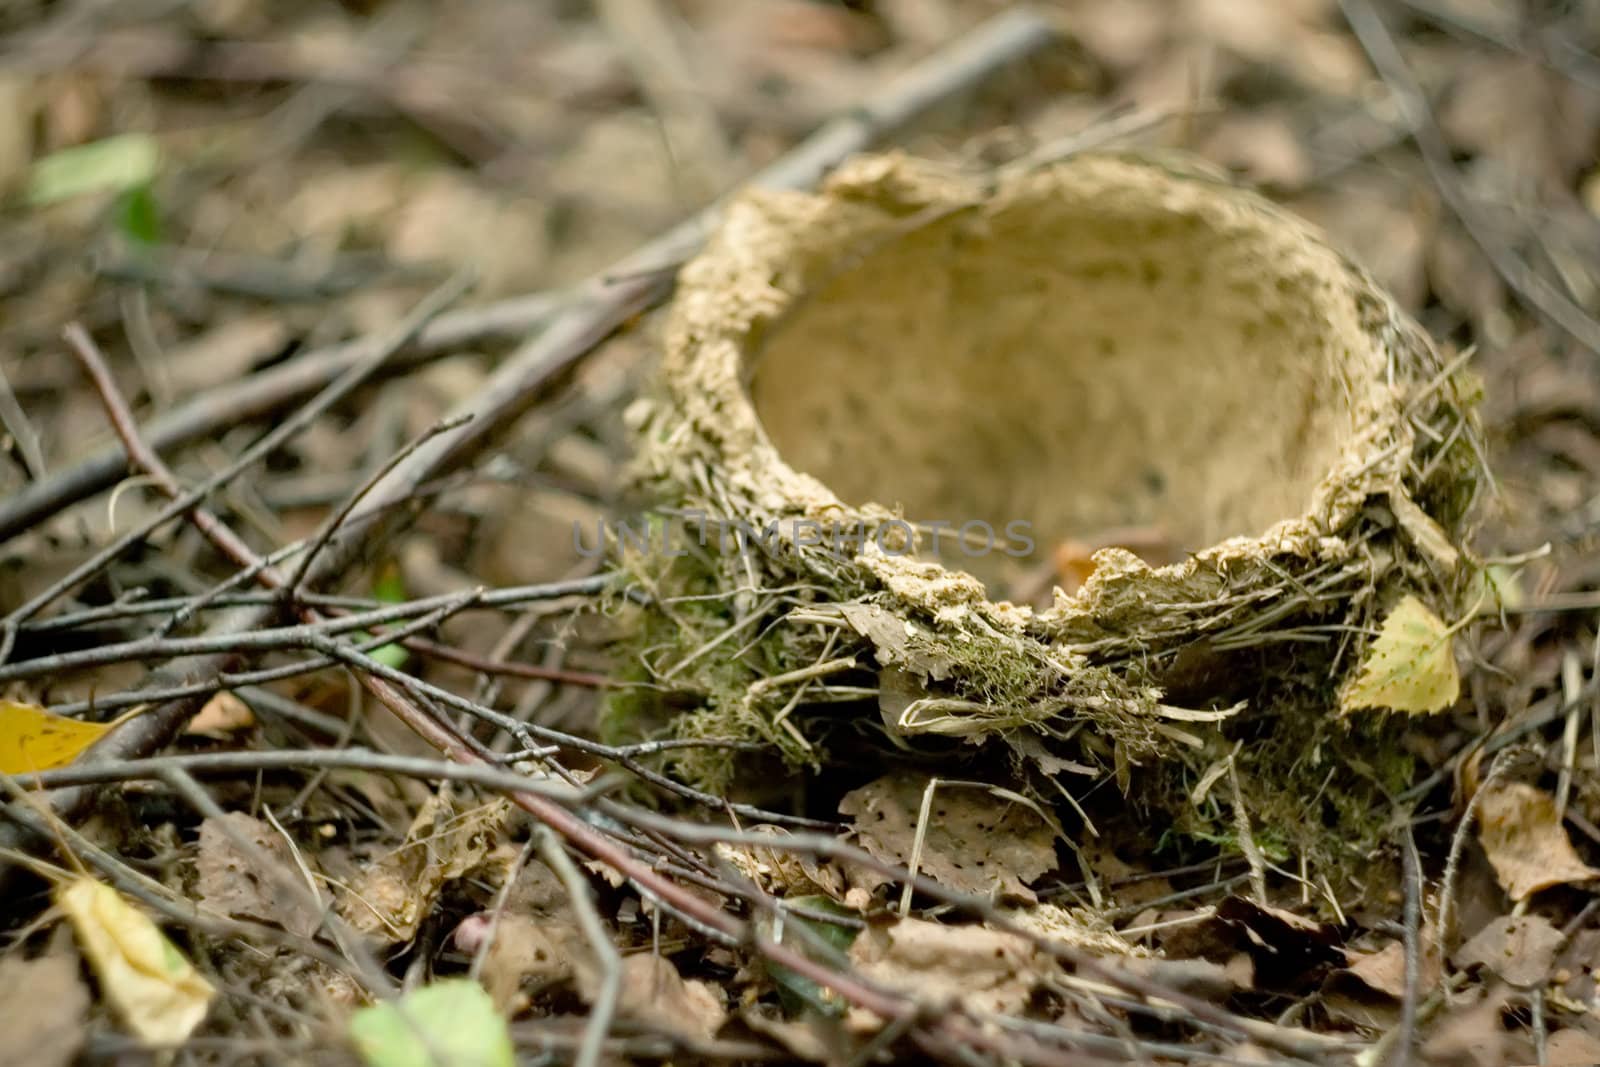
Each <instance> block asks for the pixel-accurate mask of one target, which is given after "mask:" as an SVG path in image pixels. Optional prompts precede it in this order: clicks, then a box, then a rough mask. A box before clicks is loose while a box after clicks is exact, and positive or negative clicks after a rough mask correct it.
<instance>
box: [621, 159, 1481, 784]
mask: <svg viewBox="0 0 1600 1067" xmlns="http://www.w3.org/2000/svg"><path fill="white" fill-rule="evenodd" d="M1472 401H1473V387H1472V384H1471V382H1470V381H1468V380H1466V379H1465V378H1464V376H1463V375H1462V374H1460V373H1459V372H1458V371H1457V370H1456V367H1455V366H1454V365H1452V364H1447V362H1446V361H1445V359H1444V358H1443V357H1442V356H1441V355H1440V353H1439V352H1438V351H1437V350H1436V348H1435V347H1434V346H1433V344H1432V343H1431V342H1430V340H1429V339H1428V337H1427V336H1426V335H1425V334H1424V333H1423V332H1422V331H1421V330H1420V329H1419V328H1418V327H1417V326H1416V325H1415V324H1414V323H1413V322H1411V321H1410V320H1409V319H1407V318H1406V316H1405V315H1404V314H1403V313H1401V312H1400V311H1399V310H1398V309H1397V308H1396V306H1395V305H1394V303H1393V301H1392V300H1391V299H1390V298H1389V297H1388V296H1387V295H1386V294H1385V293H1384V292H1383V291H1382V290H1381V289H1380V287H1379V286H1377V285H1376V284H1375V283H1374V281H1373V279H1372V278H1371V277H1370V276H1369V275H1367V274H1366V273H1365V272H1363V271H1362V270H1361V269H1359V268H1358V267H1356V266H1355V265H1353V264H1352V263H1351V262H1350V261H1349V260H1348V259H1347V258H1346V257H1345V256H1343V255H1342V254H1341V253H1340V252H1339V251H1337V250H1336V249H1335V248H1334V247H1332V246H1331V245H1330V244H1329V243H1328V242H1327V241H1326V240H1325V239H1324V238H1323V237H1322V236H1321V235H1319V234H1318V233H1317V232H1316V231H1315V230H1314V229H1313V228H1312V227H1310V226H1309V225H1308V224H1307V223H1305V222H1303V221H1302V220H1299V219H1297V218H1295V217H1293V216H1292V215H1290V214H1288V213H1286V212H1284V211H1282V210H1280V209H1278V208H1276V207H1275V206H1274V205H1272V204H1270V203H1269V202H1267V201H1265V200H1264V199H1262V198H1260V197H1258V196H1256V195H1254V194H1252V193H1250V192H1247V191H1244V190H1241V189H1239V188H1237V187H1234V186H1232V185H1230V184H1228V183H1227V182H1226V181H1224V180H1221V179H1219V178H1218V177H1216V176H1214V175H1211V174H1209V173H1207V172H1205V171H1204V170H1202V169H1200V168H1198V167H1197V166H1196V165H1194V164H1191V163H1188V162H1186V161H1183V160H1171V159H1163V160H1154V159H1149V158H1140V157H1135V156H1129V155H1085V156H1080V157H1076V158H1073V159H1070V160H1067V161H1064V162H1060V163H1056V164H1053V165H1047V166H1039V167H1026V168H1024V167H1018V168H1013V169H1010V170H1003V171H1001V172H999V173H985V174H981V175H977V174H971V173H966V172H958V171H955V170H952V169H949V168H946V167H943V166H938V165H935V164H932V163H928V162H923V161H918V160H914V159H911V158H908V157H905V156H903V155H898V154H896V155H885V156H869V157H863V158H858V159H856V160H854V161H852V162H851V163H849V164H847V165H846V166H844V167H843V168H841V169H840V170H839V171H838V172H836V173H835V174H834V175H833V176H832V177H831V179H830V180H829V181H828V182H827V184H826V186H825V187H824V188H823V189H821V190H820V191H819V192H817V193H814V194H800V193H776V192H751V193H748V194H745V195H743V196H742V197H741V198H739V199H737V200H736V201H735V202H734V203H732V204H731V205H730V206H729V208H728V210H727V212H726V215H725V217H724V221H723V223H722V225H721V227H720V229H719V231H718V232H717V233H716V234H715V235H714V236H713V237H712V239H711V241H710V242H709V244H708V246H707V247H706V249H705V251H704V252H703V253H702V254H701V255H700V256H699V257H698V258H697V259H695V260H694V261H693V262H691V263H690V264H688V265H687V266H686V267H685V268H684V270H683V272H682V275H681V279H680V283H679V290H678V295H677V297H676V299H675V302H674V304H673V307H672V310H671V314H670V317H669V320H668V325H667V328H666V335H665V351H664V356H663V361H662V370H661V390H660V395H659V396H658V397H657V398H656V399H655V400H653V401H651V402H648V403H646V404H645V405H643V406H641V408H640V409H639V410H638V411H637V412H636V418H637V425H638V427H639V429H640V432H641V445H640V463H641V471H642V473H643V474H644V476H645V478H646V479H647V480H648V481H649V482H651V483H652V484H653V485H654V487H655V490H656V492H657V493H658V495H659V496H660V497H661V498H662V499H663V500H664V501H665V502H666V503H667V504H668V505H670V507H672V508H674V509H683V510H684V511H685V512H688V513H694V514H703V515H704V516H707V517H708V519H707V522H708V523H709V528H710V529H711V530H712V531H714V532H713V535H712V536H710V537H705V536H702V537H701V538H700V541H701V544H699V545H698V546H696V551H695V552H693V553H691V555H690V556H689V557H685V558H681V559H677V560H668V559H665V558H662V557H663V556H664V554H662V553H657V554H656V558H653V559H652V558H641V557H638V556H635V557H634V558H633V559H632V562H631V563H630V566H633V567H635V568H636V569H637V570H638V571H639V572H640V573H641V574H644V573H646V572H648V576H649V577H650V580H651V581H652V582H654V583H656V584H657V588H658V591H661V590H665V591H667V592H671V591H674V590H677V591H681V592H685V593H693V594H694V595H697V596H702V597H705V596H709V597H710V598H711V599H710V600H709V601H696V603H702V604H703V603H710V604H712V605H714V606H713V607H712V608H710V609H708V610H707V612H706V613H705V614H704V615H696V616H694V617H692V618H691V617H685V616H683V615H682V614H681V613H679V614H678V621H677V622H675V623H674V622H668V621H666V620H665V619H663V618H659V617H658V618H657V619H656V620H655V624H652V626H651V627H650V629H651V634H650V640H651V642H653V647H654V649H655V651H656V653H657V654H656V655H654V656H651V655H646V656H644V657H643V659H642V661H641V662H642V663H643V664H644V667H645V670H646V672H647V673H649V674H651V675H653V677H654V680H655V681H657V682H658V683H659V682H662V681H663V676H667V675H670V678H668V679H666V680H667V681H668V682H669V685H668V687H669V688H677V689H679V690H680V692H679V696H680V699H679V700H678V701H677V704H676V706H677V707H678V708H680V709H681V708H688V709H690V710H689V711H688V712H687V714H684V713H681V712H680V713H678V714H677V718H676V720H675V721H676V728H677V729H678V731H679V732H682V733H687V734H691V735H708V734H715V735H717V736H727V735H729V734H730V733H731V734H734V735H737V736H743V737H758V738H765V739H767V740H769V741H771V742H772V743H773V744H774V745H776V746H778V747H779V748H780V749H782V750H783V751H784V752H785V753H786V754H787V755H789V756H790V757H791V758H794V759H800V760H807V761H810V762H812V763H820V762H825V761H827V760H829V759H848V758H852V757H851V754H852V753H854V752H856V751H857V749H858V746H859V744H862V743H870V741H871V740H872V739H871V738H867V739H866V740H863V734H864V732H863V731H861V730H856V731H848V730H844V731H841V729H840V728H839V720H840V718H841V714H842V713H841V711H840V710H839V705H840V704H845V705H848V704H849V698H848V693H849V692H851V691H855V692H858V693H859V692H862V691H865V692H867V693H868V694H869V695H870V691H871V689H872V688H874V686H873V684H872V683H873V682H874V680H875V681H876V686H875V688H876V689H877V697H876V704H877V707H876V709H875V710H876V714H873V711H874V709H873V708H872V703H873V701H872V700H870V699H866V698H863V704H862V708H861V710H862V715H861V716H859V718H861V719H864V720H866V721H869V722H870V723H871V724H872V730H873V731H877V730H881V731H882V732H884V733H886V734H887V735H888V741H889V742H891V743H893V744H895V745H900V746H902V747H904V746H908V745H915V744H916V743H917V738H918V735H928V734H938V735H945V736H957V737H962V738H966V739H974V740H981V739H989V738H996V737H998V738H1001V739H1004V740H1005V741H1007V742H1009V743H1010V744H1011V746H1012V747H1013V749H1015V750H1016V751H1018V752H1020V753H1024V754H1028V755H1031V756H1032V757H1034V763H1035V765H1036V766H1041V765H1043V764H1041V763H1040V762H1039V756H1040V753H1041V752H1045V753H1051V754H1054V755H1055V756H1056V758H1058V759H1059V757H1060V756H1061V755H1063V754H1067V755H1070V756H1071V757H1072V758H1073V759H1075V760H1086V761H1088V764H1089V765H1090V766H1093V767H1095V768H1097V769H1105V770H1107V771H1111V772H1114V773H1117V774H1118V776H1119V778H1120V779H1121V780H1122V781H1123V783H1124V785H1126V784H1127V782H1128V781H1129V778H1130V775H1129V771H1130V768H1133V767H1136V766H1137V765H1140V764H1149V763H1151V762H1163V761H1165V760H1168V759H1170V758H1172V757H1182V759H1183V761H1185V762H1187V763H1190V764H1194V763H1196V761H1199V762H1204V760H1205V759H1206V758H1209V756H1210V755H1211V754H1213V753H1214V752H1215V751H1221V750H1222V749H1223V748H1224V747H1225V746H1226V745H1228V744H1230V743H1231V741H1230V738H1231V736H1232V734H1230V731H1232V732H1233V733H1238V732H1239V731H1240V730H1241V729H1248V730H1249V731H1250V732H1251V734H1252V736H1255V737H1260V736H1262V733H1261V730H1260V727H1259V724H1260V723H1261V722H1263V721H1264V720H1265V719H1266V718H1267V717H1271V718H1273V720H1274V726H1273V730H1275V731H1277V732H1278V733H1280V734H1281V735H1282V738H1283V740H1285V741H1286V742H1288V741H1290V739H1291V738H1292V744H1294V745H1297V746H1298V745H1303V744H1305V743H1306V742H1307V741H1308V739H1313V738H1318V737H1321V736H1323V735H1324V734H1327V733H1328V732H1329V730H1330V729H1332V726H1331V724H1332V723H1333V722H1334V720H1336V719H1338V717H1339V716H1338V712H1337V709H1338V706H1339V691H1340V688H1341V686H1342V685H1346V684H1347V683H1348V681H1349V677H1350V674H1351V671H1352V670H1353V669H1354V668H1355V667H1356V666H1357V665H1359V663H1360V662H1361V659H1362V655H1363V652H1364V650H1365V646H1366V645H1367V643H1368V642H1369V641H1370V640H1371V638H1372V635H1373V634H1375V633H1376V630H1377V623H1378V620H1379V619H1381V617H1382V614H1383V612H1384V610H1385V609H1386V608H1388V607H1390V606H1392V605H1393V604H1394V603H1395V602H1396V601H1397V600H1398V599H1400V598H1402V597H1404V596H1407V595H1411V596H1415V597H1417V598H1419V599H1420V600H1422V601H1423V602H1424V603H1426V604H1429V605H1431V606H1432V607H1433V608H1434V609H1435V610H1437V611H1439V612H1441V613H1442V614H1445V615H1450V614H1452V613H1455V612H1456V611H1458V610H1459V608H1460V601H1461V600H1462V598H1463V596H1464V595H1465V594H1464V590H1465V589H1466V588H1467V587H1468V586H1469V584H1470V580H1471V577H1472V576H1471V575H1470V574H1469V573H1468V572H1469V571H1470V570H1471V568H1469V567H1467V566H1464V565H1463V562H1462V560H1463V556H1462V552H1461V546H1460V541H1461V537H1462V525H1463V522H1464V517H1465V515H1466V514H1467V511H1468V506H1469V503H1470V501H1471V499H1472V497H1473V495H1474V491H1475V488H1476V486H1477V483H1478V475H1479V469H1480V468H1479V465H1478V462H1477V458H1476V457H1477V455H1478V447H1477V430H1476V426H1475V424H1474V421H1473V418H1472V415H1471V407H1472ZM943 524H948V525H943ZM730 527H733V528H737V529H738V530H740V531H742V533H741V535H739V536H735V537H733V538H729V537H726V536H718V534H721V533H725V531H726V530H727V529H729V528H730ZM704 529H705V528H704V527H703V528H702V534H703V533H704ZM1128 531H1133V532H1135V533H1137V534H1139V535H1140V536H1139V537H1135V536H1132V535H1130V534H1129V533H1128ZM752 532H753V533H755V534H756V535H757V536H756V537H754V538H751V537H749V536H746V535H748V534H749V533H752ZM763 534H765V536H762V535H763ZM935 541H937V544H935ZM986 542H987V543H986ZM1030 542H1031V544H1030ZM1119 542H1123V543H1128V544H1131V545H1135V547H1139V548H1140V549H1141V551H1142V555H1141V554H1139V553H1136V552H1135V551H1130V550H1128V548H1125V547H1116V545H1117V544H1118V543H1119ZM1062 545H1089V546H1094V545H1105V546H1107V547H1104V548H1103V549H1102V550H1100V551H1097V552H1095V553H1094V554H1093V556H1092V560H1091V561H1090V563H1089V567H1090V568H1092V569H1089V571H1088V574H1087V578H1086V580H1085V581H1084V582H1083V584H1082V585H1081V587H1078V588H1067V587H1066V586H1067V583H1065V582H1063V583H1062V586H1058V587H1057V588H1056V589H1055V590H1054V595H1053V597H1051V596H1049V595H1048V594H1047V595H1046V597H1045V599H1044V600H1043V601H1041V602H1039V603H1036V604H1032V605H1030V604H1024V603H1014V602H1011V601H1009V600H1006V599H1004V595H1005V592H1006V590H1008V589H1015V588H1017V584H1016V583H1018V582H1019V581H1021V580H1023V578H1024V577H1025V576H1026V575H1027V574H1029V573H1037V572H1038V569H1039V568H1040V567H1041V566H1043V567H1046V568H1048V566H1049V563H1048V561H1049V560H1050V558H1051V556H1052V553H1054V552H1058V551H1059V546H1062ZM1046 588H1048V586H1046ZM780 590H788V591H780ZM719 597H720V599H718V598H719ZM731 626H741V627H748V629H747V630H745V631H744V632H746V633H748V634H749V635H750V637H751V638H752V639H754V640H756V641H757V642H758V645H757V647H756V648H755V650H754V651H755V652H756V653H757V654H755V655H752V654H751V649H749V648H746V647H744V646H745V644H746V642H745V641H744V640H743V639H735V640H731V641H727V642H724V643H723V645H725V646H727V647H726V653H725V654H718V650H720V649H722V648H723V645H719V646H718V649H717V650H713V651H711V652H705V651H704V646H705V645H706V644H707V643H708V642H710V641H712V640H713V639H715V638H716V636H717V635H718V633H720V632H722V629H724V628H726V627H731ZM758 635H761V636H758ZM819 635H820V636H819ZM663 650H664V651H663ZM697 652H698V654H697ZM735 652H737V653H738V655H737V656H735V655H733V653H735ZM691 656H692V657H695V658H694V659H693V660H692V661H691V662H688V663H685V662H684V661H685V660H687V659H689V657H691ZM851 659H853V660H854V665H853V666H851V665H849V664H848V663H847V662H846V661H849V660H851ZM841 662H846V665H845V666H843V667H834V666H832V665H833V664H836V663H841ZM807 671H814V672H817V673H814V674H810V675H807V674H806V672H807ZM863 674H865V675H868V677H865V678H863V677H862V675H863ZM874 675H875V678H874V677H872V676H874ZM863 683H865V684H863ZM830 689H833V690H837V691H838V692H837V693H834V694H830V692H829V691H830ZM752 690H754V693H753V694H752ZM682 698H686V699H682ZM822 705H826V706H827V712H826V714H825V715H816V716H809V717H808V714H807V711H808V709H811V710H816V709H817V708H818V707H820V706H822ZM846 717H848V716H846ZM1285 718H1289V719H1294V720H1295V723H1293V724H1290V725H1283V724H1282V720H1284V719H1285ZM808 722H809V723H810V724H811V725H809V726H808ZM1246 723H1255V724H1258V725H1256V726H1250V727H1246V726H1244V725H1243V724H1246ZM1085 726H1087V729H1085V728H1084V727H1085ZM868 732H870V731H868ZM1348 733H1349V731H1348V729H1345V730H1344V734H1346V735H1348ZM845 735H848V736H849V737H850V738H851V740H850V741H849V742H848V743H845V742H844V740H843V737H844V736H845ZM1262 747H1263V749H1264V750H1265V749H1270V748H1271V747H1272V746H1271V745H1265V746H1262ZM1063 749H1070V750H1071V752H1070V753H1063ZM701 770H702V771H704V770H705V768H701Z"/></svg>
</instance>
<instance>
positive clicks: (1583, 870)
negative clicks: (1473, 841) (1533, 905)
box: [1478, 782, 1600, 900]
mask: <svg viewBox="0 0 1600 1067" xmlns="http://www.w3.org/2000/svg"><path fill="white" fill-rule="evenodd" d="M1479 805H1480V806H1479V810H1478V841H1479V842H1480V843H1481V844H1482V845H1483V851H1484V853H1485V854H1487V855H1488V857H1489V863H1490V865H1491V866H1493V867H1494V873H1495V877H1496V878H1497V879H1498V880H1499V882H1500V885H1501V887H1502V888H1504V889H1505V891H1506V893H1507V894H1508V895H1509V896H1510V897H1511V899H1512V900H1526V899H1527V898H1528V897H1530V896H1532V895H1533V894H1534V893H1537V892H1538V891H1539V890H1541V889H1548V888H1549V887H1551V886H1553V885H1566V884H1568V883H1570V882H1586V881H1589V880H1590V879H1592V878H1600V870H1596V869H1595V868H1593V867H1590V866H1589V865H1588V864H1586V863H1584V862H1583V860H1582V859H1580V858H1579V857H1578V853H1577V851H1576V850H1575V849H1574V848H1573V847H1572V841H1571V839H1569V838H1568V837H1567V831H1566V830H1565V829H1563V828H1562V826H1561V818H1560V816H1559V815H1558V813H1557V812H1556V801H1555V798H1554V797H1552V796H1551V795H1550V794H1549V793H1546V792H1545V791H1544V790H1542V789H1536V788H1534V787H1533V786H1531V785H1525V784H1523V783H1522V782H1490V783H1489V784H1488V785H1486V786H1484V787H1483V792H1482V793H1481V794H1480V800H1479Z"/></svg>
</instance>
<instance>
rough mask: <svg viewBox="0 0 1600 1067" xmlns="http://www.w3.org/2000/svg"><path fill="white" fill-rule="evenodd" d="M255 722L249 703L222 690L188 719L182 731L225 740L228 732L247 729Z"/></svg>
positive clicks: (233, 732)
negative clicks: (198, 712)
mask: <svg viewBox="0 0 1600 1067" xmlns="http://www.w3.org/2000/svg"><path fill="white" fill-rule="evenodd" d="M255 724H256V716H255V712H253V711H251V710H250V705H248V704H246V703H245V702H244V701H242V700H240V699H239V698H238V697H236V696H234V695H233V694H232V693H230V692H228V691H227V690H223V691H222V692H220V693H218V694H217V695H216V696H214V697H212V698H211V699H210V700H208V701H206V703H205V707H203V708H201V709H200V714H198V715H196V716H195V717H194V718H192V719H190V720H189V725H188V726H186V727H184V730H183V732H184V733H186V734H190V735H191V736H196V737H213V738H217V739H219V740H224V741H225V740H227V738H228V736H229V735H230V734H235V733H238V732H239V731H240V730H248V729H250V728H251V727H252V726H254V725H255Z"/></svg>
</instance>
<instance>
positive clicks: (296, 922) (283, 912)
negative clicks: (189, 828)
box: [195, 811, 322, 937]
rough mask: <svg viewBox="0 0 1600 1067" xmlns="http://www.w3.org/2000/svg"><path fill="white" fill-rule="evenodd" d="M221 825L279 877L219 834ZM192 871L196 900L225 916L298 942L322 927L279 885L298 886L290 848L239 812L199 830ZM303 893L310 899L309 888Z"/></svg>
mask: <svg viewBox="0 0 1600 1067" xmlns="http://www.w3.org/2000/svg"><path fill="white" fill-rule="evenodd" d="M223 822H226V824H227V826H228V828H229V829H231V830H233V831H234V832H235V833H237V834H240V835H242V836H243V837H244V838H245V839H246V840H248V841H250V842H251V843H252V844H254V845H255V846H256V847H258V848H259V849H261V851H262V852H264V853H266V854H267V855H268V856H270V857H271V858H272V859H273V860H274V861H275V862H276V864H277V866H278V871H277V872H276V873H274V872H273V871H270V870H267V869H265V868H264V867H263V866H262V865H261V864H260V863H258V862H257V861H256V860H255V859H254V858H252V857H251V856H250V855H249V854H248V853H246V852H245V851H243V850H242V849H240V848H239V846H238V845H237V844H235V843H234V841H233V838H232V837H231V836H229V834H228V833H227V832H226V831H225V830H224V829H223V826H222V823H223ZM195 867H196V870H197V872H198V875H199V879H198V880H199V885H198V889H199V893H200V899H201V900H202V901H203V902H204V903H205V904H206V905H207V906H209V907H212V908H215V909H216V910H217V911H219V912H221V913H222V914H224V915H229V916H232V917H234V918H236V919H257V920H260V921H262V922H269V923H276V924H277V925H278V926H281V927H283V928H284V929H285V930H288V931H289V932H290V933H293V934H299V935H300V936H301V937H310V936H311V935H313V934H315V933H316V932H317V927H319V926H321V925H322V917H321V915H319V914H318V913H317V912H315V911H312V910H311V908H310V907H309V906H308V903H309V902H305V903H303V902H302V900H301V898H300V897H299V896H297V895H293V894H290V893H288V892H286V891H285V890H284V888H283V886H282V884H281V882H280V878H282V877H289V878H293V879H294V880H295V881H297V882H299V881H301V880H302V876H301V874H300V872H299V871H298V870H297V869H296V867H295V862H294V856H293V854H292V853H291V852H290V851H289V845H288V843H287V842H286V841H284V839H283V837H282V836H281V835H280V834H279V833H278V832H277V831H276V830H274V829H273V828H272V827H270V826H268V825H267V824H266V823H264V822H262V821H261V820H259V819H252V818H251V817H250V816H249V815H246V814H245V813H244V812H242V811H232V812H229V813H228V814H226V815H224V816H223V817H222V819H220V820H219V819H214V818H211V819H206V820H205V821H204V822H203V823H201V824H200V852H199V855H198V856H197V857H196V859H195ZM306 891H307V892H308V893H309V892H310V891H311V887H310V886H307V887H306Z"/></svg>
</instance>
